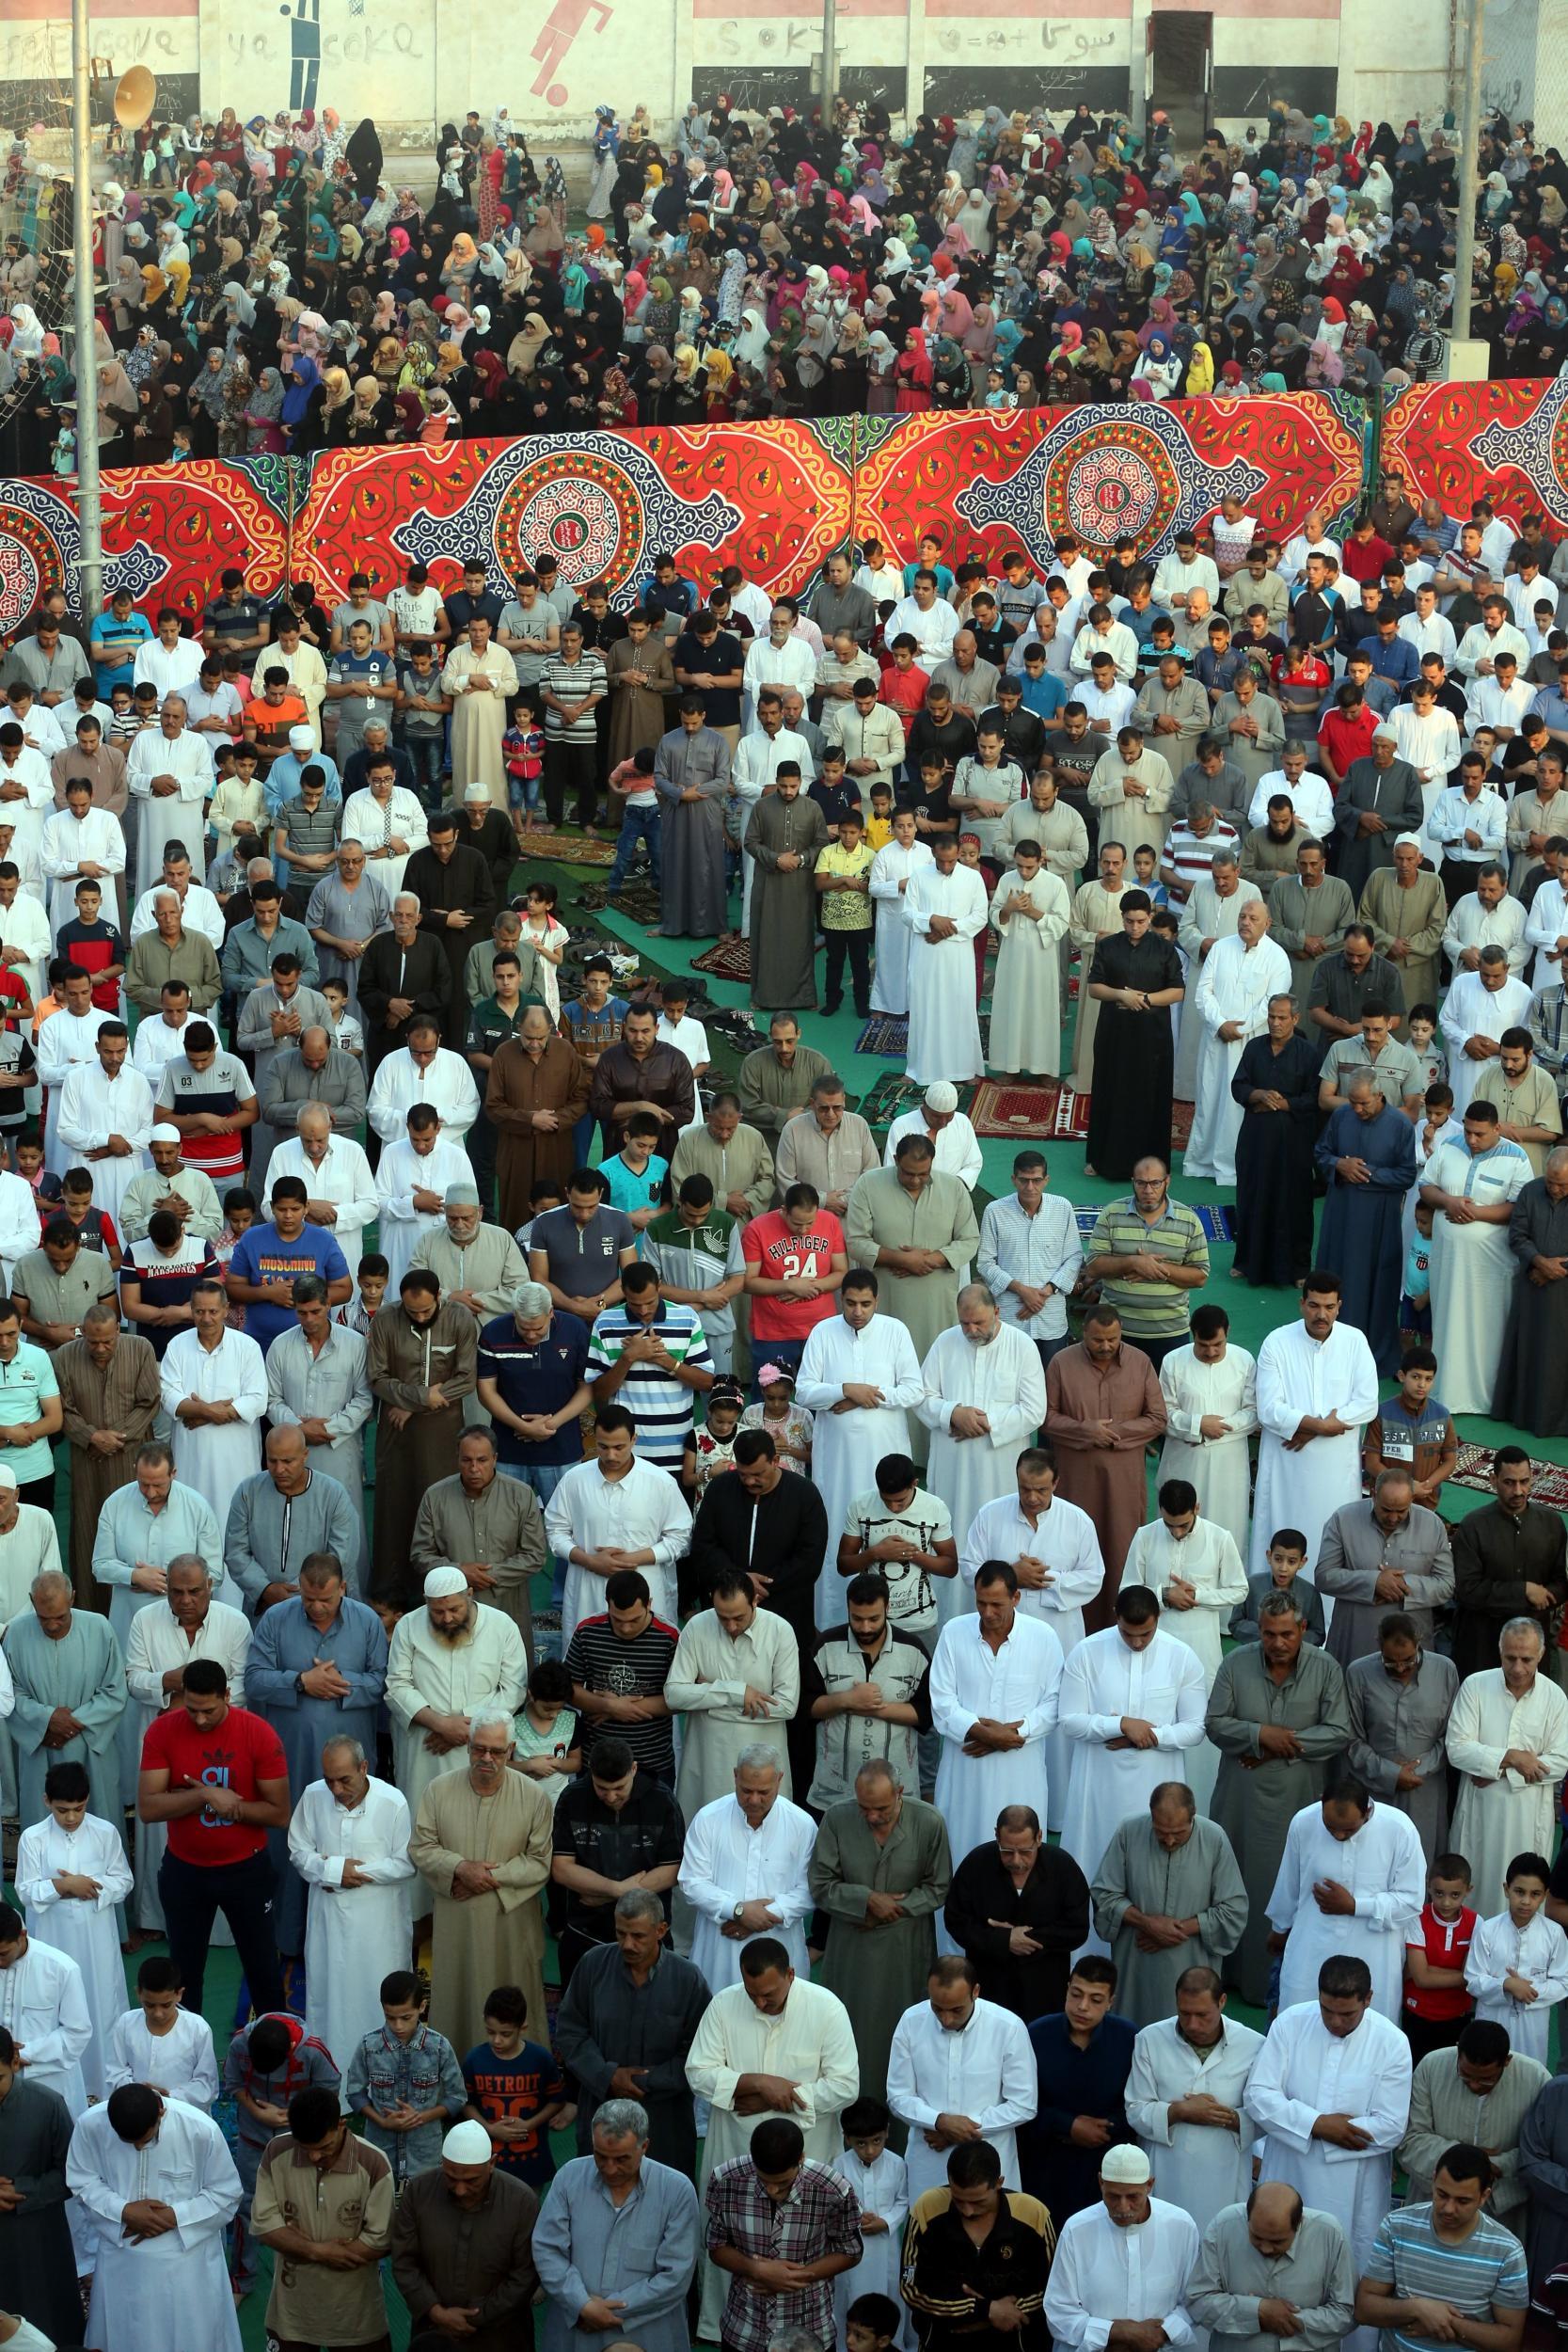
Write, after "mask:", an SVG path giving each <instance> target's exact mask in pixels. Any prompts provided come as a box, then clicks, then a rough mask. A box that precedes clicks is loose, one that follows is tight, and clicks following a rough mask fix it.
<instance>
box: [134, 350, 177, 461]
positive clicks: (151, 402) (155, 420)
mask: <svg viewBox="0 0 1568 2352" xmlns="http://www.w3.org/2000/svg"><path fill="white" fill-rule="evenodd" d="M136 402H137V409H138V414H137V417H136V421H135V424H134V425H133V427H132V429H131V443H132V448H131V458H132V463H133V464H134V465H137V466H166V465H167V463H168V460H169V456H170V453H171V452H172V451H173V448H174V409H173V406H172V405H171V404H170V401H169V397H168V394H167V392H166V391H165V389H164V387H163V383H162V380H161V378H160V377H159V376H158V375H157V374H156V373H154V374H152V375H150V376H149V377H148V378H147V380H146V382H145V383H144V384H141V385H139V386H138V387H137V391H136Z"/></svg>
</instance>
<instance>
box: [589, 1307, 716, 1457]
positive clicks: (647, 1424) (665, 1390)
mask: <svg viewBox="0 0 1568 2352" xmlns="http://www.w3.org/2000/svg"><path fill="white" fill-rule="evenodd" d="M642 1331H651V1332H652V1333H653V1334H654V1335H655V1336H656V1337H657V1339H660V1340H662V1342H663V1343H664V1347H665V1351H666V1353H667V1354H668V1355H669V1356H670V1357H671V1358H672V1359H673V1361H674V1362H675V1363H677V1364H689V1365H690V1366H691V1367H692V1369H693V1370H694V1371H701V1372H711V1371H712V1369H713V1359H712V1357H711V1355H710V1354H709V1352H708V1343H707V1335H706V1333H705V1331H704V1329H703V1327H702V1324H701V1322H700V1321H699V1319H698V1317H697V1314H696V1312H695V1311H694V1309H692V1308H690V1307H675V1306H672V1305H671V1304H670V1302H669V1301H668V1300H667V1299H661V1300H660V1301H659V1309H658V1312H657V1315H656V1316H655V1317H654V1319H653V1321H652V1323H634V1322H633V1321H632V1319H631V1317H630V1316H629V1315H628V1314H627V1312H626V1309H625V1307H609V1308H607V1309H606V1310H605V1311H604V1313H603V1314H602V1315H600V1316H599V1317H598V1319H597V1321H596V1322H595V1323H594V1328H593V1332H592V1334H591V1335H590V1338H589V1343H588V1366H587V1370H586V1371H585V1373H584V1375H583V1377H584V1378H585V1379H586V1380H588V1381H590V1382H593V1381H596V1380H602V1379H603V1377H604V1375H605V1374H606V1373H607V1372H611V1371H613V1370H614V1368H615V1366H616V1365H617V1364H618V1363H619V1362H620V1360H621V1356H622V1352H623V1350H624V1349H625V1347H626V1342H627V1341H628V1340H629V1339H631V1338H633V1337H634V1336H635V1335H636V1334H637V1333H639V1332H642ZM615 1402H616V1404H617V1405H624V1406H626V1410H627V1412H628V1413H629V1414H630V1415H631V1417H632V1419H633V1421H634V1422H636V1423H637V1441H636V1450H637V1458H638V1460H639V1461H640V1462H651V1463H653V1464H654V1466H655V1468H656V1469H658V1470H673V1471H674V1472H676V1473H677V1474H678V1472H679V1470H680V1466H681V1459H682V1456H683V1455H684V1454H685V1452H686V1441H687V1438H689V1436H690V1435H691V1425H692V1406H693V1402H694V1397H693V1391H691V1390H690V1389H689V1388H687V1387H686V1386H685V1385H684V1383H682V1382H681V1381H679V1380H677V1379H676V1377H675V1375H674V1374H673V1372H666V1371H665V1370H664V1369H663V1367H662V1366H661V1365H659V1364H649V1363H638V1364H634V1365H633V1367H632V1369H631V1371H630V1372H628V1373H627V1375H626V1378H625V1380H623V1381H622V1383H621V1386H620V1388H619V1389H618V1390H617V1391H616V1394H615Z"/></svg>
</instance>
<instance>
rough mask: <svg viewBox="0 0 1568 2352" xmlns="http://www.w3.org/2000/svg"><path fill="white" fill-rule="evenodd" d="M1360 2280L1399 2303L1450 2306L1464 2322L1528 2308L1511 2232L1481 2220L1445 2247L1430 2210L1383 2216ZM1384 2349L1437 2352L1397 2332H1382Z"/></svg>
mask: <svg viewBox="0 0 1568 2352" xmlns="http://www.w3.org/2000/svg"><path fill="white" fill-rule="evenodd" d="M1366 2276H1367V2277H1368V2278H1369V2279H1371V2280H1375V2281H1376V2283H1377V2284H1378V2285H1379V2286H1391V2287H1392V2288H1393V2289H1394V2291H1395V2293H1396V2294H1398V2295H1399V2296H1402V2297H1410V2296H1425V2297H1429V2298H1430V2299H1431V2300H1432V2301H1433V2302H1436V2303H1451V2304H1452V2305H1453V2307H1454V2309H1455V2311H1456V2312H1462V2313H1463V2314H1464V2315H1465V2317H1466V2318H1468V2319H1490V2318H1491V2316H1492V2311H1493V2307H1494V2305H1495V2306H1496V2307H1497V2309H1498V2310H1499V2311H1509V2312H1518V2311H1525V2310H1528V2305H1529V2270H1528V2265H1527V2264H1526V2262H1525V2249H1524V2248H1523V2247H1522V2246H1521V2245H1520V2243H1519V2241H1518V2239H1517V2238H1516V2237H1515V2236H1514V2234H1513V2231H1512V2230H1507V2229H1505V2228H1504V2227H1503V2225H1502V2223H1501V2222H1500V2221H1494V2220H1493V2218H1492V2217H1491V2215H1490V2214H1488V2213H1483V2214H1481V2216H1480V2217H1479V2218H1478V2220H1477V2222H1476V2226H1475V2228H1474V2229H1473V2230H1472V2231H1471V2233H1470V2234H1469V2236H1468V2237H1467V2238H1465V2239H1464V2240H1463V2241H1462V2242H1461V2243H1460V2244H1459V2245H1457V2246H1446V2245H1445V2244H1444V2242H1443V2240H1442V2239H1441V2238H1440V2237H1439V2236H1438V2235H1437V2233H1436V2231H1435V2230H1434V2229H1433V2226H1432V2206H1431V2204H1430V2203H1428V2204H1421V2205H1402V2206H1401V2207H1400V2208H1399V2210H1398V2211H1397V2212H1396V2213H1389V2214H1385V2215H1384V2217H1383V2219H1382V2220H1381V2221H1380V2222H1379V2224H1378V2231H1377V2236H1376V2237H1375V2238H1374V2239H1373V2241H1372V2250H1371V2253H1370V2256H1369V2258H1368V2261H1367V2265H1366ZM1383 2342H1384V2344H1385V2346H1387V2345H1390V2344H1392V2345H1395V2346H1397V2347H1398V2352H1438V2347H1437V2344H1436V2342H1435V2339H1434V2338H1433V2337H1431V2336H1423V2335H1418V2334H1417V2333H1415V2332H1414V2331H1413V2330H1411V2329H1408V2328H1385V2329H1384V2330H1383Z"/></svg>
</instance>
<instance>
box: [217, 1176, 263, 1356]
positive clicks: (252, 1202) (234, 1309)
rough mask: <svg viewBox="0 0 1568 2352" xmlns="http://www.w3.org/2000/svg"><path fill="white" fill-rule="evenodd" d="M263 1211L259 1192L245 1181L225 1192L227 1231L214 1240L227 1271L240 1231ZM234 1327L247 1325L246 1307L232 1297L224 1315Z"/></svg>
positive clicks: (246, 1227)
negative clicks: (249, 1188) (259, 1201)
mask: <svg viewBox="0 0 1568 2352" xmlns="http://www.w3.org/2000/svg"><path fill="white" fill-rule="evenodd" d="M258 1214H259V1211H258V1208H257V1202H256V1195H255V1194H254V1193H253V1192H251V1191H249V1190H247V1188H246V1187H245V1185H244V1184H233V1185H231V1186H230V1189H229V1191H228V1192H226V1193H225V1194H224V1196H223V1231H222V1232H221V1233H219V1235H218V1237H217V1239H216V1241H215V1242H214V1244H213V1255H214V1258H215V1259H216V1260H217V1262H218V1263H219V1265H220V1266H221V1267H222V1268H223V1270H224V1272H225V1273H226V1274H227V1273H228V1271H229V1265H230V1260H231V1259H232V1257H233V1255H234V1251H235V1248H236V1247H237V1246H238V1243H239V1239H240V1235H241V1234H242V1233H248V1232H249V1231H250V1229H251V1227H252V1226H253V1225H254V1224H255V1222H256V1219H257V1216H258ZM224 1321H225V1323H226V1324H227V1325H228V1327H229V1328H230V1331H243V1330H244V1329H245V1309H244V1307H243V1306H241V1305H240V1304H239V1303H238V1302H237V1301H236V1300H233V1299H230V1303H229V1312H228V1313H227V1314H226V1315H225V1317H224Z"/></svg>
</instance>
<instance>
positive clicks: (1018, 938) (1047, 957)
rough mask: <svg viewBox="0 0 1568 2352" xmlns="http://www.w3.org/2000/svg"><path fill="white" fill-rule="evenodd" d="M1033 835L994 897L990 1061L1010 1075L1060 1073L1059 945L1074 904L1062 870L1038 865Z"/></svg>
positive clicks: (1017, 853) (1016, 855)
mask: <svg viewBox="0 0 1568 2352" xmlns="http://www.w3.org/2000/svg"><path fill="white" fill-rule="evenodd" d="M1039 848H1040V845H1039V843H1038V842H1037V840H1035V839H1034V837H1033V836H1032V835H1029V836H1027V837H1026V838H1025V839H1023V840H1022V841H1021V842H1020V843H1019V845H1018V848H1017V850H1015V852H1014V864H1013V868H1012V870H1011V871H1010V872H1008V873H1005V874H1004V875H1003V877H1002V879H1001V881H1000V882H998V883H997V885H996V888H995V889H994V890H993V891H992V893H991V898H990V928H991V930H993V931H994V932H995V933H996V938H997V950H996V976H995V979H994V981H993V983H992V988H991V1019H990V1064H991V1068H992V1069H993V1070H996V1071H999V1072H1004V1073H1012V1072H1015V1071H1022V1072H1030V1073H1037V1074H1038V1075H1040V1076H1043V1077H1051V1078H1054V1077H1057V1076H1059V1074H1060V1073H1061V1067H1062V957H1061V943H1062V941H1063V940H1064V939H1065V938H1066V937H1067V933H1068V926H1069V923H1070V922H1071V920H1072V901H1071V899H1070V898H1069V897H1068V893H1067V885H1066V884H1065V883H1064V882H1063V881H1062V879H1061V877H1060V875H1058V874H1053V872H1052V871H1051V868H1050V867H1049V866H1045V865H1043V864H1042V863H1041V861H1040V857H1039V854H1038V852H1039Z"/></svg>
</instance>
